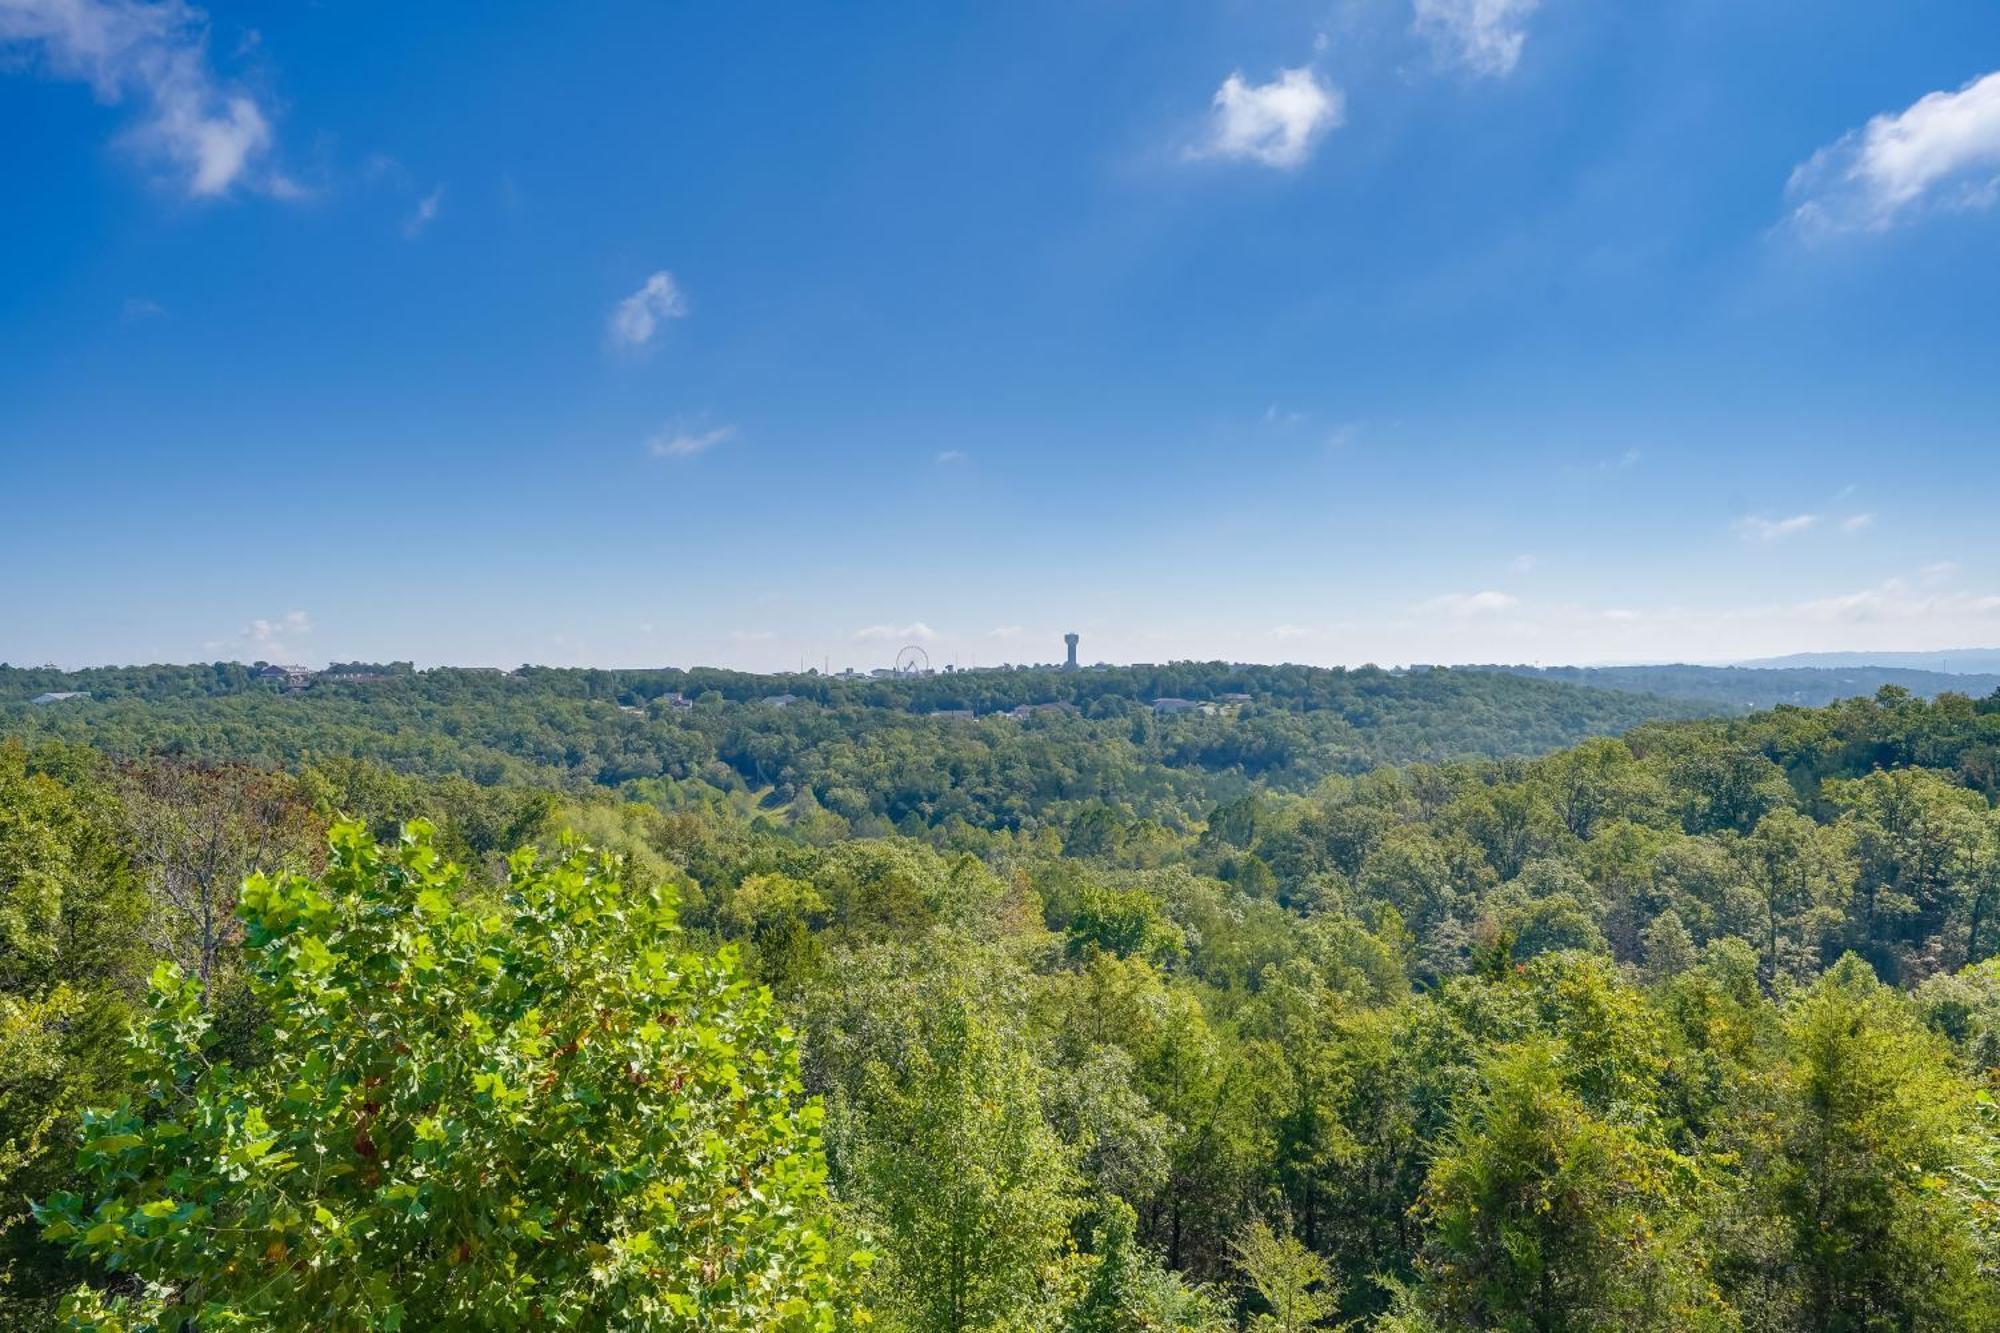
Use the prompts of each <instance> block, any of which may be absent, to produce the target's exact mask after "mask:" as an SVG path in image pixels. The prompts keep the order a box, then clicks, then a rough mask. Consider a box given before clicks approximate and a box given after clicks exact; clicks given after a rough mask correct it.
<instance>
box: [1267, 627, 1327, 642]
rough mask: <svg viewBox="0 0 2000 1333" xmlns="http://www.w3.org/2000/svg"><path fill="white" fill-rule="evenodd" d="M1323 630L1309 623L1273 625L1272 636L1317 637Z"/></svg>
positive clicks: (1291, 637)
mask: <svg viewBox="0 0 2000 1333" xmlns="http://www.w3.org/2000/svg"><path fill="white" fill-rule="evenodd" d="M1320 635H1321V631H1319V630H1316V629H1313V628H1311V627H1310V626H1307V625H1273V626H1272V627H1271V637H1272V638H1274V639H1317V638H1319V637H1320Z"/></svg>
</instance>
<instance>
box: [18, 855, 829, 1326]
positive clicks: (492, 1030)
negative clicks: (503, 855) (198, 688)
mask: <svg viewBox="0 0 2000 1333" xmlns="http://www.w3.org/2000/svg"><path fill="white" fill-rule="evenodd" d="M331 845H332V858H331V862H330V864H329V866H328V868H327V871H326V874H325V877H324V879H323V880H322V881H320V882H317V883H315V882H314V881H312V880H309V879H306V878H303V877H300V876H283V877H279V878H276V879H266V878H258V879H253V880H251V881H250V882H249V883H248V884H246V885H245V886H244V889H243V900H242V901H243V913H244V917H245V921H246V925H247V948H248V950H249V955H250V956H249V969H250V974H251V981H252V986H253V988H254V990H255V993H256V995H257V998H258V999H259V1000H260V1001H261V1002H262V1004H263V1005H264V1007H265V1008H266V1010H267V1012H268V1013H269V1014H270V1015H271V1023H272V1026H273V1031H272V1033H271V1040H270V1042H269V1050H270V1058H269V1060H268V1062H267V1063H264V1064H261V1065H258V1066H256V1067H253V1068H237V1067H234V1066H232V1065H231V1064H229V1063H226V1062H222V1061H218V1060H215V1059H212V1058H211V1057H210V1048H211V1046H212V1029H211V1024H210V1021H209V1018H208V1016H207V1014H206V1013H205V1012H204V1010H203V1009H202V1006H201V1002H200V990H199V986H198V983H197V982H195V981H194V980H193V979H190V978H185V977H183V976H182V975H181V974H180V973H179V971H178V970H177V969H176V968H174V967H173V966H172V965H170V964H162V965H161V967H160V968H159V970H158V971H157V972H156V973H155V975H154V979H153V986H152V991H151V997H150V1001H149V1005H150V1009H151V1017H150V1020H149V1021H148V1023H147V1024H146V1026H145V1028H144V1029H143V1031H142V1033H141V1035H140V1038H139V1041H138V1044H137V1047H136V1050H135V1053H134V1057H133V1058H134V1075H135V1080H136V1090H135V1095H134V1096H133V1097H132V1098H131V1099H130V1100H128V1101H126V1102H125V1103H123V1104H122V1105H119V1106H117V1107H114V1108H112V1109H109V1110H105V1111H100V1112H93V1113H91V1114H89V1115H87V1116H86V1117H85V1132H84V1146H83V1162H84V1165H85V1167H86V1168H87V1169H88V1171H89V1172H90V1176H91V1180H92V1185H91V1188H90V1189H89V1190H88V1192H86V1193H66V1194H61V1195H58V1196H56V1197H55V1198H54V1199H52V1200H51V1201H50V1202H49V1203H47V1204H46V1205H44V1206H42V1207H41V1209H40V1210H39V1212H40V1215H41V1217H42V1220H43V1222H44V1225H45V1228H46V1232H47V1234H48V1235H49V1236H50V1238H51V1239H56V1240H63V1241H67V1242H69V1243H70V1244H71V1245H72V1246H73V1247H74V1248H75V1250H76V1251H77V1252H78V1253H79V1254H80V1255H85V1256H88V1257H90V1258H91V1259H93V1260H96V1261H97V1262H100V1263H103V1264H105V1265H106V1266H108V1267H109V1268H111V1269H113V1270H115V1271H118V1272H121V1273H128V1274H131V1275H132V1276H133V1277H134V1278H135V1279H137V1280H138V1281H139V1282H141V1283H142V1284H143V1287H142V1289H141V1290H139V1291H137V1292H136V1293H133V1294H130V1295H127V1294H122V1293H121V1294H117V1295H105V1294H102V1293H97V1292H84V1293H81V1294H80V1295H79V1297H78V1299H77V1300H76V1301H75V1302H74V1303H73V1308H72V1312H71V1317H72V1319H73V1320H75V1321H76V1322H78V1323H79V1324H82V1325H85V1326H91V1327H102V1328H126V1327H133V1328H137V1327H152V1328H172V1327H178V1326H179V1324H180V1322H181V1321H183V1320H197V1321H199V1323H200V1326H201V1327H202V1328H204V1329H220V1328H237V1327H241V1328H268V1327H294V1328H307V1327H310V1328H325V1329H348V1328H352V1329H364V1328H366V1329H394V1328H413V1329H414V1328H422V1329H450V1328H506V1327H523V1328H526V1327H535V1328H605V1327H618V1328H658V1329H690V1330H692V1329H745V1330H748V1329H795V1330H806V1329H831V1328H834V1327H836V1326H837V1324H838V1322H839V1320H840V1318H841V1312H842V1310H843V1308H844V1307H843V1299H844V1293H843V1288H842V1276H841V1273H840V1271H839V1265H838V1264H837V1263H836V1262H835V1260H834V1258H833V1257H832V1250H831V1246H830V1243H829V1238H828V1234H827V1230H826V1225H827V1222H826V1197H825V1192H824V1181H823V1167H822V1165H821V1162H820V1156H819V1152H818V1142H817V1137H816V1126H817V1124H818V1116H819V1113H818V1110H817V1108H816V1107H814V1106H812V1105H811V1104H809V1103H806V1102H804V1101H803V1100H802V1099H801V1097H800V1096H799V1087H798V1079H797V1075H796V1072H795V1060H794V1056H793V1053H792V1048H791V1043H790V1037H789V1035H788V1034H787V1033H786V1031H785V1030H784V1029H783V1028H782V1027H780V1026H779V1025H778V1023H777V1021H776V1019H775V1017H774V1016H773V1014H772V1012H771V1006H770V1001H769V999H768V997H766V996H764V995H760V994H758V993H755V992H752V991H750V990H748V989H747V988H746V987H745V986H744V985H743V984H742V983H741V982H739V981H737V980H736V979H735V977H734V976H733V975H732V972H731V968H730V964H729V960H728V959H727V957H726V956H725V957H708V956H703V955H700V954H696V953H690V952H686V951H683V950H682V949H681V948H680V946H679V944H678V942H677V938H676V928H675V925H674V920H673V911H672V905H671V902H670V900H669V899H667V898H666V897H665V896H664V895H662V894H660V893H658V892H638V891H631V890H627V889H625V888H624V887H622V886H621V885H620V884H619V882H618V879H617V878H616V876H615V874H614V869H613V867H612V866H611V865H610V864H608V863H606V862H604V861H602V860H599V859H595V858H593V857H591V856H589V855H587V854H585V853H583V852H580V851H571V852H568V853H566V854H564V855H563V856H562V857H560V858H559V859H557V860H555V861H553V862H551V863H548V864H540V863H538V861H537V859H536V857H535V856H534V855H533V854H532V853H525V852H524V853H522V854H520V855H518V856H516V857H515V858H514V859H513V862H512V866H511V873H510V877H509V881H508V885H507V890H506V893H505V896H504V899H503V901H502V902H501V903H500V904H498V905H496V906H494V907H492V908H490V909H488V908H482V907H478V906H474V905H468V904H466V903H463V902H461V901H460V898H461V895H462V876H461V872H460V871H459V870H458V869H457V868H456V867H454V866H451V865H449V864H446V863H444V862H443V861H442V860H441V859H440V858H439V856H438V855H437V853H436V852H435V851H434V850H433V848H432V846H431V841H430V830H429V829H428V827H427V826H425V825H423V824H421V823H419V824H414V825H412V826H411V828H410V830H409V832H408V833H407V834H406V836H405V838H404V840H403V842H402V843H401V844H400V845H396V846H377V845H376V844H375V843H374V842H373V841H372V840H371V839H370V838H369V837H368V835H367V833H366V831H365V830H364V829H363V828H362V827H361V826H359V825H356V824H340V825H336V826H335V828H334V830H333V834H332V839H331Z"/></svg>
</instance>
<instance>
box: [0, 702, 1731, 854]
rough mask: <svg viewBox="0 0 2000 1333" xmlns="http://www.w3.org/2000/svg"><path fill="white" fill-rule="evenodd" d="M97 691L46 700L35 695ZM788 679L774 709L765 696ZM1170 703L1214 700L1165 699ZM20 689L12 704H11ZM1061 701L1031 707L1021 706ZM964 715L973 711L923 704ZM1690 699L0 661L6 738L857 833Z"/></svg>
mask: <svg viewBox="0 0 2000 1333" xmlns="http://www.w3.org/2000/svg"><path fill="white" fill-rule="evenodd" d="M70 691H82V692H87V693H88V694H89V696H90V697H89V698H88V699H87V700H76V701H68V702H63V703H57V704H43V705H37V704H33V703H30V702H27V700H30V699H32V698H34V697H35V696H36V695H38V694H42V693H60V692H70ZM787 696H788V697H789V698H790V699H791V700H795V702H790V703H788V704H786V705H784V706H779V705H778V704H775V703H770V702H766V700H768V699H773V698H784V697H787ZM1159 699H1175V700H1187V701H1189V702H1192V703H1196V704H1207V705H1210V706H1211V707H1212V708H1213V710H1214V711H1213V712H1207V713H1204V712H1200V711H1193V712H1187V713H1178V714H1167V713H1160V712H1158V711H1156V709H1155V701H1156V700H1159ZM8 701H18V702H8ZM1046 704H1061V705H1065V706H1064V707H1062V708H1042V709H1040V710H1039V711H1035V712H1032V713H1029V714H1028V715H1027V716H1025V717H1021V718H1016V717H1015V716H1013V715H1012V713H1011V710H1014V709H1016V708H1021V707H1023V706H1028V707H1031V708H1032V707H1034V706H1037V705H1046ZM958 710H970V711H971V712H973V714H974V719H973V720H971V721H969V722H968V721H964V720H961V719H959V718H957V717H952V716H933V715H934V714H940V713H947V714H948V713H951V712H955V711H958ZM1701 711H1704V710H1703V709H1702V707H1701V706H1699V705H1691V704H1687V703H1670V702H1666V701H1662V700H1659V699H1651V698H1642V697H1636V696H1632V695H1628V694H1618V693H1612V692H1606V691H1597V690H1584V689H1575V688H1572V687H1568V686H1563V685H1556V684H1550V683H1546V682H1540V681H1526V680H1517V679H1514V678H1512V677H1507V676H1500V675H1493V674H1488V673H1473V672H1457V671H1439V672H1420V673H1408V674H1405V673H1393V672H1387V671H1380V670H1375V669H1366V670H1361V671H1338V670H1333V671H1329V670H1321V669H1317V668H1306V667H1247V666H1246V667H1231V666H1228V665H1225V664H1219V663H1210V664H1201V663H1183V664H1176V665H1172V666H1165V667H1152V668H1137V667H1133V668H1119V669H1115V670H1104V671H1077V672H1064V671H1052V670H1024V671H980V672H954V673H950V674H939V675H934V676H926V677H914V678H899V679H884V680H843V679H839V678H834V677H823V676H818V675H807V676H782V677H772V676H755V675H748V674H744V673H739V672H726V671H708V670H700V671H688V672H682V671H568V670H556V669H544V668H524V669H522V671H520V672H519V673H516V674H512V675H507V674H502V673H498V672H479V671H461V670H448V669H447V670H436V671H426V672H420V673H418V672H407V671H404V672H397V673H395V674H391V675H387V676H385V677H383V678H381V679H375V680H368V681H361V682H353V683H344V682H339V681H333V682H326V681H321V682H317V683H315V684H314V685H312V687H311V688H309V689H305V690H302V691H298V692H292V693H287V692H284V691H283V690H282V688H281V687H279V686H277V685H273V684H269V683H263V682H259V681H258V680H257V679H256V678H255V675H254V672H253V671H251V669H249V668H242V667H236V666H233V665H229V666H215V667H187V668H166V667H162V668H105V669H101V670H93V671H83V672H73V673H56V672H47V671H33V670H22V669H15V668H0V735H8V734H11V735H18V736H21V737H23V738H24V739H28V740H40V739H61V740H67V741H74V742H82V743H87V744H91V745H94V746H97V747H98V748H100V749H103V750H106V751H109V752H112V753H117V754H147V753H154V752H161V751H167V752H172V753H175V754H180V755H185V756H189V757H192V758H198V759H204V760H210V761H225V760H226V761H246V762H251V763H257V764H262V765H266V766H275V767H295V766H297V765H299V764H302V763H306V762H310V761H314V760H320V761H324V760H329V759H335V758H343V757H345V758H357V759H364V760H367V761H369V762H373V763H380V764H385V765H388V766H390V767H392V768H395V769H398V770H400V771H403V772H409V773H416V774H422V775H425V776H432V777H437V776H445V775H457V776H461V777H466V778H469V779H471V780H473V781H475V782H479V783H482V784H497V783H513V784H536V785H543V786H551V787H564V786H576V785H579V784H595V785H599V786H607V787H624V788H627V789H628V790H630V791H631V792H632V793H633V794H635V795H638V796H639V797H641V798H642V799H649V800H656V801H673V800H678V801H681V802H683V803H701V802H706V801H712V800H716V799H725V798H728V797H730V796H742V795H744V794H752V795H754V796H755V797H756V798H757V799H759V800H761V801H763V802H765V803H766V804H767V805H770V806H782V805H785V804H787V803H790V802H793V801H795V800H798V799H800V798H802V797H805V798H807V799H809V800H811V801H812V802H815V803H817V804H818V805H820V806H823V807H825V808H826V809H828V810H830V811H832V812H834V813H835V814H837V815H839V816H840V817H841V818H843V819H846V820H849V821H851V822H852V823H853V824H854V825H855V826H856V827H858V828H859V829H861V830H862V831H866V832H888V831H890V830H891V829H893V828H919V827H925V826H933V825H938V824H941V823H944V822H946V821H950V820H958V821H963V822H965V823H969V824H971V825H973V826H975V827H978V828H1012V829H1018V828H1022V827H1024V826H1030V825H1032V824H1033V823H1035V822H1037V821H1038V820H1039V819H1040V817H1041V816H1042V815H1043V814H1044V813H1045V812H1047V811H1048V810H1050V809H1052V808H1055V809H1059V808H1067V807H1072V806H1075V805H1076V804H1078V803H1083V802H1100V803H1111V804H1117V805H1123V806H1129V807H1132V808H1134V809H1137V810H1141V811H1143V812H1145V813H1147V814H1149V815H1152V816H1154V817H1157V818H1160V819H1162V820H1165V821H1167V822H1171V823H1175V824H1177V825H1184V824H1187V823H1190V822H1192V821H1194V820H1195V819H1197V818H1198V816H1199V813H1200V811H1201V810H1203V809H1205V808H1206V807H1207V806H1208V805H1211V804H1213V803H1214V802H1216V801H1218V800H1221V799H1226V798H1227V797H1229V796H1231V795H1236V794H1241V793H1242V792H1244V791H1247V790H1249V789H1250V788H1251V786H1252V785H1255V784H1263V785H1269V786H1273V787H1279V788H1287V789H1302V788H1305V787H1309V786H1310V785H1311V784H1312V783H1314V782H1316V781H1318V780H1319V779H1321V778H1323V777H1325V776H1327V775H1328V774H1331V773H1359V772H1364V771H1366V770H1367V769H1369V768H1372V767H1375V766H1377V765H1379V764H1384V763H1407V762H1412V761H1417V760H1438V759H1448V758H1457V757H1461V756H1468V755H1509V754H1534V753H1541V752H1543V751H1546V750H1551V749H1556V748H1559V747H1561V746H1563V745H1567V744H1573V743H1574V742H1576V741H1578V740H1581V739H1583V738H1584V737H1587V736H1592V735H1603V734H1607V733H1615V732H1619V731H1623V730H1626V729H1628V728H1630V727H1632V726H1634V725H1637V724H1638V723H1640V722H1644V721H1649V720H1653V719H1657V718H1671V717H1686V716H1691V715H1694V714H1696V713H1699V712H1701Z"/></svg>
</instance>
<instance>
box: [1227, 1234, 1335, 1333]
mask: <svg viewBox="0 0 2000 1333" xmlns="http://www.w3.org/2000/svg"><path fill="white" fill-rule="evenodd" d="M1236 1262H1237V1263H1238V1264H1239V1265H1240V1266H1241V1267H1242V1269H1243V1278H1244V1281H1246V1282H1247V1283H1249V1285H1250V1289H1251V1290H1252V1291H1254V1292H1256V1293H1257V1299H1258V1300H1259V1301H1260V1302H1261V1303H1262V1305H1263V1307H1264V1308H1263V1309H1262V1310H1261V1311H1260V1312H1259V1313H1257V1314H1256V1315H1254V1316H1252V1318H1251V1320H1250V1328H1251V1330H1252V1333H1305V1330H1307V1329H1311V1328H1318V1327H1320V1326H1322V1325H1323V1324H1324V1323H1325V1322H1326V1321H1327V1320H1328V1319H1330V1318H1331V1317H1332V1316H1333V1314H1334V1312H1335V1311H1337V1310H1338V1309H1339V1308H1340V1287H1339V1284H1338V1283H1337V1282H1336V1281H1335V1279H1334V1275H1333V1268H1332V1266H1331V1265H1329V1264H1328V1263H1327V1261H1326V1260H1325V1259H1324V1258H1322V1257H1321V1256H1319V1255H1317V1254H1315V1253H1313V1252H1312V1251H1311V1250H1309V1249H1307V1248H1306V1247H1305V1246H1303V1245H1301V1244H1299V1242H1298V1239H1297V1238H1296V1237H1294V1236H1292V1235H1290V1234H1289V1233H1281V1232H1277V1231H1273V1230H1272V1229H1271V1227H1270V1226H1269V1224H1267V1223H1266V1222H1265V1221H1264V1220H1263V1219H1262V1218H1258V1219H1257V1220H1255V1221H1253V1222H1251V1223H1250V1225H1249V1226H1248V1227H1246V1228H1245V1229H1244V1232H1243V1235H1242V1237H1241V1238H1240V1239H1238V1240H1237V1242H1236Z"/></svg>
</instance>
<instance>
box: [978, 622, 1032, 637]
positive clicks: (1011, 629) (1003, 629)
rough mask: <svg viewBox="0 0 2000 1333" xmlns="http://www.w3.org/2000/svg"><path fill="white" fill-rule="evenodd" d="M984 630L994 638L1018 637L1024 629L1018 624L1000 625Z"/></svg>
mask: <svg viewBox="0 0 2000 1333" xmlns="http://www.w3.org/2000/svg"><path fill="white" fill-rule="evenodd" d="M986 632H987V634H988V635H990V636H991V637H993V638H996V639H1018V638H1020V637H1021V635H1022V633H1023V632H1024V631H1023V630H1022V629H1021V627H1020V626H1019V625H1001V626H999V627H998V628H997V629H990V630H987V631H986Z"/></svg>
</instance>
